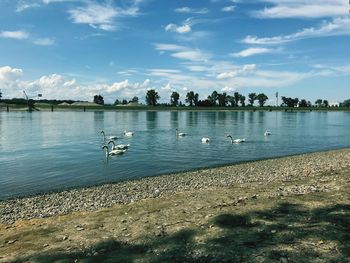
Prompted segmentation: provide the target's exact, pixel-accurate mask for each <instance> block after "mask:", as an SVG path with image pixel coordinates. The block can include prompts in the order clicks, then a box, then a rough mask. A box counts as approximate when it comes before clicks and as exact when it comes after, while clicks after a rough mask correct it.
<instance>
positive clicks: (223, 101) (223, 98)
mask: <svg viewBox="0 0 350 263" xmlns="http://www.w3.org/2000/svg"><path fill="white" fill-rule="evenodd" d="M218 101H219V106H220V107H226V105H227V102H228V96H227V94H226V92H224V93H222V94H221V93H219V94H218Z"/></svg>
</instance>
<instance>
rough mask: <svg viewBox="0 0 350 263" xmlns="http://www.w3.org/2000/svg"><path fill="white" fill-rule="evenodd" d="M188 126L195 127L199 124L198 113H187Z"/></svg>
mask: <svg viewBox="0 0 350 263" xmlns="http://www.w3.org/2000/svg"><path fill="white" fill-rule="evenodd" d="M186 121H187V125H188V126H194V125H197V124H198V112H196V111H190V112H187V118H186Z"/></svg>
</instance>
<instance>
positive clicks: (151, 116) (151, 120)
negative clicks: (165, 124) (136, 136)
mask: <svg viewBox="0 0 350 263" xmlns="http://www.w3.org/2000/svg"><path fill="white" fill-rule="evenodd" d="M157 116H158V112H156V111H147V112H146V124H147V129H148V130H154V129H155V128H156V127H157Z"/></svg>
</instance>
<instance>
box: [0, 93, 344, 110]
mask: <svg viewBox="0 0 350 263" xmlns="http://www.w3.org/2000/svg"><path fill="white" fill-rule="evenodd" d="M40 95H41V94H40ZM199 97H200V96H199V94H198V93H195V92H194V91H189V92H187V94H186V98H185V99H184V100H183V101H182V100H180V94H179V93H178V92H176V91H173V92H172V93H171V95H170V97H169V102H160V99H161V97H160V96H159V94H158V92H157V91H156V90H154V89H151V90H148V91H147V93H146V96H145V104H143V103H141V102H140V99H139V97H137V96H134V97H132V98H131V99H125V98H123V99H116V100H115V102H114V103H113V104H107V103H105V99H104V97H103V96H102V95H100V94H98V95H95V96H94V97H93V102H88V101H75V100H48V99H42V98H41V96H40V99H39V97H38V99H25V98H13V99H2V100H1V98H0V109H4V108H7V110H10V108H12V109H14V110H16V109H21V108H26V107H28V108H30V109H31V110H40V109H43V110H45V109H51V110H54V108H55V109H58V110H59V109H79V108H82V109H84V110H86V109H88V110H270V111H272V110H278V111H281V110H284V111H288V110H291V111H293V110H347V109H350V99H348V100H345V101H343V102H340V103H339V102H332V103H330V102H329V101H328V100H326V99H317V100H316V101H315V102H314V103H312V102H311V101H309V100H306V99H299V98H291V97H286V96H281V97H279V95H278V93H276V94H275V98H273V99H270V98H269V97H268V96H267V95H266V94H264V93H259V94H256V93H249V94H248V95H247V96H245V95H243V94H240V93H239V92H234V93H233V94H232V95H230V94H227V93H226V92H223V93H218V92H217V91H213V92H212V93H211V94H210V95H209V96H208V97H207V98H206V99H199ZM163 101H164V99H163ZM279 101H280V103H279Z"/></svg>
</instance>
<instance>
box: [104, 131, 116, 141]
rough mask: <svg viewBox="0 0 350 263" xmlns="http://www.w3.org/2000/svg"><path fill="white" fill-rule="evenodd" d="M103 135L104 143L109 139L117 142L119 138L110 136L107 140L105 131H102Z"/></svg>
mask: <svg viewBox="0 0 350 263" xmlns="http://www.w3.org/2000/svg"><path fill="white" fill-rule="evenodd" d="M101 133H102V135H103V141H106V139H108V140H116V139H118V137H117V136H108V137H107V138H106V134H105V132H104V131H101Z"/></svg>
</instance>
